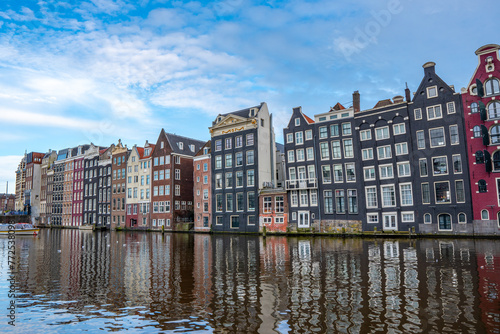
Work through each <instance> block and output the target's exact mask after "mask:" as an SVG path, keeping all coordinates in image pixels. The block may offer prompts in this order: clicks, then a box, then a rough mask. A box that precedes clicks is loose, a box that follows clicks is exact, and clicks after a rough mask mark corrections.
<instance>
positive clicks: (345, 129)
mask: <svg viewBox="0 0 500 334" xmlns="http://www.w3.org/2000/svg"><path fill="white" fill-rule="evenodd" d="M342 134H343V135H344V136H350V135H351V134H352V130H351V123H342Z"/></svg>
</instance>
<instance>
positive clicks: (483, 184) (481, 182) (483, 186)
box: [477, 180, 488, 193]
mask: <svg viewBox="0 0 500 334" xmlns="http://www.w3.org/2000/svg"><path fill="white" fill-rule="evenodd" d="M477 187H478V191H479V192H480V193H485V192H488V188H487V186H486V181H485V180H479V181H478V182H477Z"/></svg>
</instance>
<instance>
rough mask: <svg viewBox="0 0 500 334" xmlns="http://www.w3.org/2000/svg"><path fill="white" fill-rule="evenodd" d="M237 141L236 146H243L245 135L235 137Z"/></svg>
mask: <svg viewBox="0 0 500 334" xmlns="http://www.w3.org/2000/svg"><path fill="white" fill-rule="evenodd" d="M235 141H236V143H235V146H236V147H242V146H243V137H242V136H237V137H236V138H235Z"/></svg>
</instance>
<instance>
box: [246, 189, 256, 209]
mask: <svg viewBox="0 0 500 334" xmlns="http://www.w3.org/2000/svg"><path fill="white" fill-rule="evenodd" d="M247 204H248V211H255V193H254V192H249V193H248V194H247Z"/></svg>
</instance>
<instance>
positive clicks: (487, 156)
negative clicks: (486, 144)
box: [484, 150, 492, 173]
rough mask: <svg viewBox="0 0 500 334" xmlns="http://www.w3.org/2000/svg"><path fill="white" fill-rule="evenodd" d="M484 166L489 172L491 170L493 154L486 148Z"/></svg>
mask: <svg viewBox="0 0 500 334" xmlns="http://www.w3.org/2000/svg"><path fill="white" fill-rule="evenodd" d="M484 167H485V168H486V171H487V172H488V173H489V172H491V170H492V166H491V154H490V152H488V151H487V150H484Z"/></svg>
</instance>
